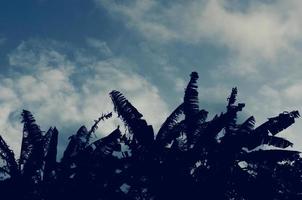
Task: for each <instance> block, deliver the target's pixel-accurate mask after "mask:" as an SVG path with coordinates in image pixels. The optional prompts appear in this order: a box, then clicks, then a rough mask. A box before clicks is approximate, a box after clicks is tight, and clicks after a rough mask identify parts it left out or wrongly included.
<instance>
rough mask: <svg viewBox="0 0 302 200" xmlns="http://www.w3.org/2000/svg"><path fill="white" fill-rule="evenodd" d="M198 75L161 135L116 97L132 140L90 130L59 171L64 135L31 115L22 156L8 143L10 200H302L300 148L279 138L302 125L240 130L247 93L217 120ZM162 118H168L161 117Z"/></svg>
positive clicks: (5, 194)
mask: <svg viewBox="0 0 302 200" xmlns="http://www.w3.org/2000/svg"><path fill="white" fill-rule="evenodd" d="M197 80H198V74H197V73H196V72H193V73H192V74H191V79H190V81H189V83H188V85H187V87H186V89H185V94H184V98H183V103H181V104H180V105H179V106H178V107H177V108H176V109H175V110H174V111H173V112H172V113H171V115H170V116H169V117H168V118H167V119H166V121H165V122H164V123H163V124H162V126H161V128H160V130H159V131H158V133H154V131H153V128H152V126H151V125H148V123H147V122H146V121H145V120H144V119H143V115H142V114H141V113H140V112H139V111H138V110H137V109H136V108H135V107H134V106H133V105H132V104H131V103H130V102H129V101H128V100H127V99H126V98H125V97H124V96H123V94H121V93H120V92H118V91H112V92H111V93H110V97H111V99H112V102H113V105H114V111H115V112H116V113H117V114H118V117H119V118H120V119H121V120H122V121H123V122H124V124H125V127H126V131H125V133H122V132H121V131H120V129H119V127H117V128H116V129H115V130H114V131H113V132H112V133H110V134H109V135H107V136H106V137H103V138H101V139H99V140H96V141H94V142H91V137H92V135H93V134H94V132H95V131H96V129H97V128H98V126H99V125H100V123H102V121H103V120H106V119H108V118H110V117H112V113H109V114H104V115H102V116H101V117H100V118H99V119H97V120H95V123H94V125H93V126H92V127H91V129H89V130H88V129H87V128H86V127H85V126H82V127H81V128H80V129H79V130H78V131H77V133H75V134H74V135H72V136H71V137H70V138H69V143H68V145H67V147H66V149H65V151H64V154H63V157H62V159H61V160H60V161H59V162H58V161H57V160H56V157H57V144H58V134H59V133H58V130H57V129H56V128H55V127H54V128H52V127H51V128H50V129H49V130H48V131H47V132H46V133H44V132H43V131H41V130H40V127H39V126H38V125H37V124H36V121H35V119H34V117H33V115H32V114H31V113H30V112H29V111H26V110H24V111H23V112H22V123H23V124H24V128H23V139H22V144H21V154H20V157H19V159H16V157H15V155H14V153H13V151H12V150H11V149H10V148H9V147H8V145H7V144H6V142H5V141H4V140H3V138H2V137H1V136H0V157H1V159H2V162H3V164H2V165H1V167H0V173H1V174H3V175H4V176H5V177H6V178H5V179H3V180H2V181H0V199H18V200H23V199H24V200H25V199H26V200H35V199H39V200H40V199H45V200H55V199H56V200H58V199H70V200H77V199H83V200H84V199H85V200H86V199H87V200H119V199H120V200H123V199H124V200H134V199H136V200H151V199H152V200H169V199H171V200H180V199H187V200H195V199H200V200H203V199H204V200H226V199H227V200H261V199H264V200H273V199H274V200H294V199H302V161H301V158H300V155H299V152H297V151H292V150H287V148H288V147H289V146H292V145H293V143H292V142H290V141H288V140H287V139H285V138H282V137H278V136H277V135H278V133H279V132H281V131H282V130H284V129H286V128H288V127H289V126H291V125H292V124H293V123H294V122H295V119H296V118H298V117H299V113H298V111H291V112H283V113H280V114H279V115H278V116H275V117H272V118H268V120H267V121H266V122H265V123H263V124H261V125H260V126H258V127H255V119H254V117H253V116H251V117H249V118H248V119H246V121H245V122H243V123H240V124H238V123H237V113H238V112H239V111H242V109H243V108H244V106H245V104H243V103H237V102H236V96H237V89H236V88H233V89H232V91H231V94H230V96H229V97H228V99H227V104H226V110H225V111H224V112H222V113H221V114H219V115H216V116H215V117H214V118H213V119H207V115H208V112H207V111H206V110H204V109H200V108H199V102H198V90H197V89H198V87H197ZM159 114H160V113H159Z"/></svg>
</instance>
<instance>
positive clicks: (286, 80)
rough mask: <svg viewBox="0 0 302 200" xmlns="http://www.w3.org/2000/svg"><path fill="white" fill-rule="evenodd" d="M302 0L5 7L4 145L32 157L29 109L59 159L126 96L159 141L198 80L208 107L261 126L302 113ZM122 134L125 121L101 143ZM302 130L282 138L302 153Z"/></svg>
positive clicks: (300, 124)
mask: <svg viewBox="0 0 302 200" xmlns="http://www.w3.org/2000/svg"><path fill="white" fill-rule="evenodd" d="M301 18H302V2H301V1H300V0H287V1H284V0H244V1H243V0H127V1H125V0H27V1H19V0H1V1H0V113H1V114H0V134H1V135H2V136H3V137H4V138H5V140H6V141H7V143H8V144H9V145H10V147H11V148H12V149H14V150H15V151H16V154H18V153H17V152H18V151H19V150H20V141H21V138H22V124H21V118H20V113H21V111H22V109H28V110H30V111H31V112H32V113H33V114H34V116H35V118H36V120H37V123H38V124H39V125H40V127H41V129H42V130H44V131H47V129H48V128H49V127H50V126H56V127H57V128H58V130H59V132H60V138H59V139H60V142H59V144H60V145H59V148H60V149H59V151H60V152H62V151H63V149H64V147H65V145H66V143H67V142H68V137H69V136H70V135H72V134H74V133H75V132H76V131H77V129H78V128H79V127H80V126H81V125H86V126H87V127H91V126H92V124H93V120H94V119H96V118H98V117H99V116H100V115H101V113H107V112H110V111H112V110H113V106H112V103H111V101H110V98H109V96H108V93H109V92H110V91H111V90H119V91H121V92H122V93H123V94H124V95H125V96H126V97H127V98H128V99H129V100H130V102H131V103H132V104H133V105H134V106H135V107H137V109H138V110H139V111H140V112H141V113H142V114H143V115H144V118H145V119H146V120H147V121H148V123H149V124H152V125H153V126H154V129H155V131H156V130H158V129H159V127H160V125H161V123H163V121H164V120H165V118H166V117H167V116H168V114H169V113H170V112H172V111H173V110H174V108H176V107H177V106H178V105H179V104H180V103H181V102H182V98H183V94H184V88H185V87H186V84H187V82H188V80H189V75H190V73H191V72H192V71H197V72H198V73H199V77H200V78H199V99H200V107H201V108H203V109H206V110H208V111H209V116H213V115H215V114H216V113H220V112H223V111H225V106H226V98H227V97H228V95H229V94H230V92H231V89H232V87H235V86H237V87H238V91H239V93H238V101H239V102H244V103H246V107H245V109H244V111H243V112H242V114H241V115H240V117H239V120H244V119H245V118H247V117H248V116H251V115H253V116H254V117H255V118H256V123H257V125H259V124H261V123H263V122H265V120H266V119H267V118H268V117H273V116H276V115H278V114H279V113H281V112H283V111H292V110H300V111H301V112H302V109H301V103H302V90H301V88H302V79H301V76H302V68H301V64H302V63H301V62H302V60H301V57H302V21H301V20H300V19H301ZM118 124H121V122H120V120H119V119H118V118H117V116H116V115H114V117H113V118H112V119H110V120H108V121H106V122H103V123H102V124H101V126H100V128H99V129H98V131H97V136H98V137H102V136H103V135H106V134H108V133H109V132H111V131H112V130H113V129H114V128H115V127H116V125H118ZM301 130H302V121H301V120H297V122H296V123H295V124H294V125H293V126H292V127H290V128H289V129H288V130H286V131H284V132H283V133H282V134H280V135H281V136H283V137H286V138H288V139H290V140H292V141H293V142H294V149H297V150H300V151H302V135H301Z"/></svg>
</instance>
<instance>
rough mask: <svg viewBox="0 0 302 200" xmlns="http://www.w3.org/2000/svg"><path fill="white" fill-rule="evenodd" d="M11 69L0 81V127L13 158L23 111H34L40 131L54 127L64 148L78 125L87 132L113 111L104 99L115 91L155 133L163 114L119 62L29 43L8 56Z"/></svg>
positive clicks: (148, 87) (112, 124)
mask: <svg viewBox="0 0 302 200" xmlns="http://www.w3.org/2000/svg"><path fill="white" fill-rule="evenodd" d="M91 42H94V44H101V45H97V48H98V49H100V48H104V50H100V51H101V52H102V53H104V54H106V55H105V56H107V53H108V51H110V50H109V48H108V47H107V46H106V44H105V43H104V42H101V41H95V40H89V43H91ZM66 52H69V53H71V54H70V55H68V53H66ZM72 54H74V55H72ZM9 64H10V67H11V69H12V73H11V75H10V76H9V77H1V81H0V85H1V88H0V89H1V95H0V109H1V116H0V122H1V124H0V127H1V134H2V135H4V137H5V139H7V141H8V143H9V144H10V145H11V146H12V148H13V149H15V150H16V151H17V152H18V151H19V148H20V147H19V144H20V140H21V137H22V135H21V131H22V127H21V124H20V116H19V115H20V113H21V111H22V109H28V110H30V111H32V112H33V114H34V115H35V117H36V120H37V122H38V124H40V125H41V127H42V129H43V130H47V129H48V127H49V126H57V127H58V129H59V131H61V134H62V135H61V138H60V139H61V144H62V145H66V144H65V143H66V140H67V137H68V136H70V135H71V134H73V133H74V132H75V131H77V128H79V127H80V126H81V125H82V124H84V125H86V126H88V127H89V126H91V125H92V124H93V120H94V119H96V118H98V117H99V116H100V114H101V113H102V112H110V111H112V110H113V106H112V104H111V101H110V98H109V96H108V93H109V92H110V91H111V90H113V89H116V90H119V91H121V92H123V93H124V94H125V96H126V97H127V98H128V99H129V100H130V101H131V102H132V103H133V105H135V106H136V107H137V108H138V110H139V111H141V112H142V113H143V115H144V117H145V119H146V120H147V121H148V122H149V123H150V124H152V125H154V128H155V130H157V129H158V127H159V125H160V124H161V123H162V121H163V120H164V117H165V116H166V114H167V106H166V104H165V102H164V101H163V100H162V99H161V97H160V96H159V91H158V89H157V88H156V87H155V86H153V85H152V84H151V83H150V82H148V81H146V79H145V78H144V77H142V76H141V75H139V74H137V73H136V72H135V71H133V70H132V68H131V66H130V65H128V63H127V60H123V59H120V58H118V57H110V58H108V59H98V58H97V57H93V56H89V55H87V54H86V53H85V51H81V50H79V49H73V50H71V47H69V46H68V45H66V44H62V43H58V42H56V41H52V40H44V41H43V40H29V41H25V42H22V43H21V44H20V45H19V46H18V47H17V48H16V49H15V50H14V51H13V52H12V53H10V54H9ZM121 66H123V67H121ZM158 113H161V114H160V115H158ZM120 123H121V122H120V120H118V119H117V116H114V118H113V119H111V120H108V121H107V122H104V123H103V124H102V125H101V127H100V129H99V130H98V135H101V134H103V135H106V134H108V133H109V132H110V131H112V130H113V129H114V128H116V125H117V124H120ZM62 140H63V141H62ZM60 148H62V147H60Z"/></svg>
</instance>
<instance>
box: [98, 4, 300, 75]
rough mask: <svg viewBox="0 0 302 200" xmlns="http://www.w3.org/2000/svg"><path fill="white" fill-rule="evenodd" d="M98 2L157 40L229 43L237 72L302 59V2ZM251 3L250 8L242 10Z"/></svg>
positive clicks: (229, 64)
mask: <svg viewBox="0 0 302 200" xmlns="http://www.w3.org/2000/svg"><path fill="white" fill-rule="evenodd" d="M95 1H96V2H97V3H98V5H100V6H103V7H105V8H107V9H108V11H109V12H110V13H111V14H112V16H113V17H115V18H118V19H120V20H122V21H124V22H125V24H126V25H128V27H129V28H131V29H133V30H137V31H138V32H140V33H141V34H142V35H143V36H145V37H146V38H147V39H149V40H151V41H156V42H174V41H178V42H179V41H182V42H185V43H190V44H202V43H203V42H204V41H207V42H211V43H212V44H213V45H218V46H220V47H222V48H223V47H227V48H228V49H229V50H230V51H231V52H232V54H231V55H230V58H229V59H228V60H227V63H226V64H225V66H224V67H225V68H227V69H231V70H232V71H233V74H236V75H246V74H251V73H252V74H253V73H255V72H257V71H258V70H259V68H260V67H263V64H266V65H265V67H271V66H273V65H275V64H276V63H278V61H280V60H281V59H287V58H288V57H290V58H292V57H295V56H298V57H300V56H299V55H300V53H299V52H300V51H299V49H297V48H298V47H297V46H299V45H297V44H299V43H301V40H302V35H301V34H300V33H301V32H302V22H301V20H300V18H301V17H302V16H301V13H302V12H301V11H302V4H301V1H299V0H290V1H282V0H276V1H271V2H269V3H268V2H262V1H249V3H248V2H240V1H227V0H198V1H186V2H183V1H175V2H174V1H173V3H162V2H161V1H155V0H143V1H142V0H133V1H129V2H127V3H125V2H122V3H121V2H119V3H117V2H116V1H108V0H95ZM234 2H235V3H234ZM245 3H247V6H246V8H245V9H241V10H240V9H238V8H237V7H238V5H240V4H245ZM237 72H238V73H237Z"/></svg>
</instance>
